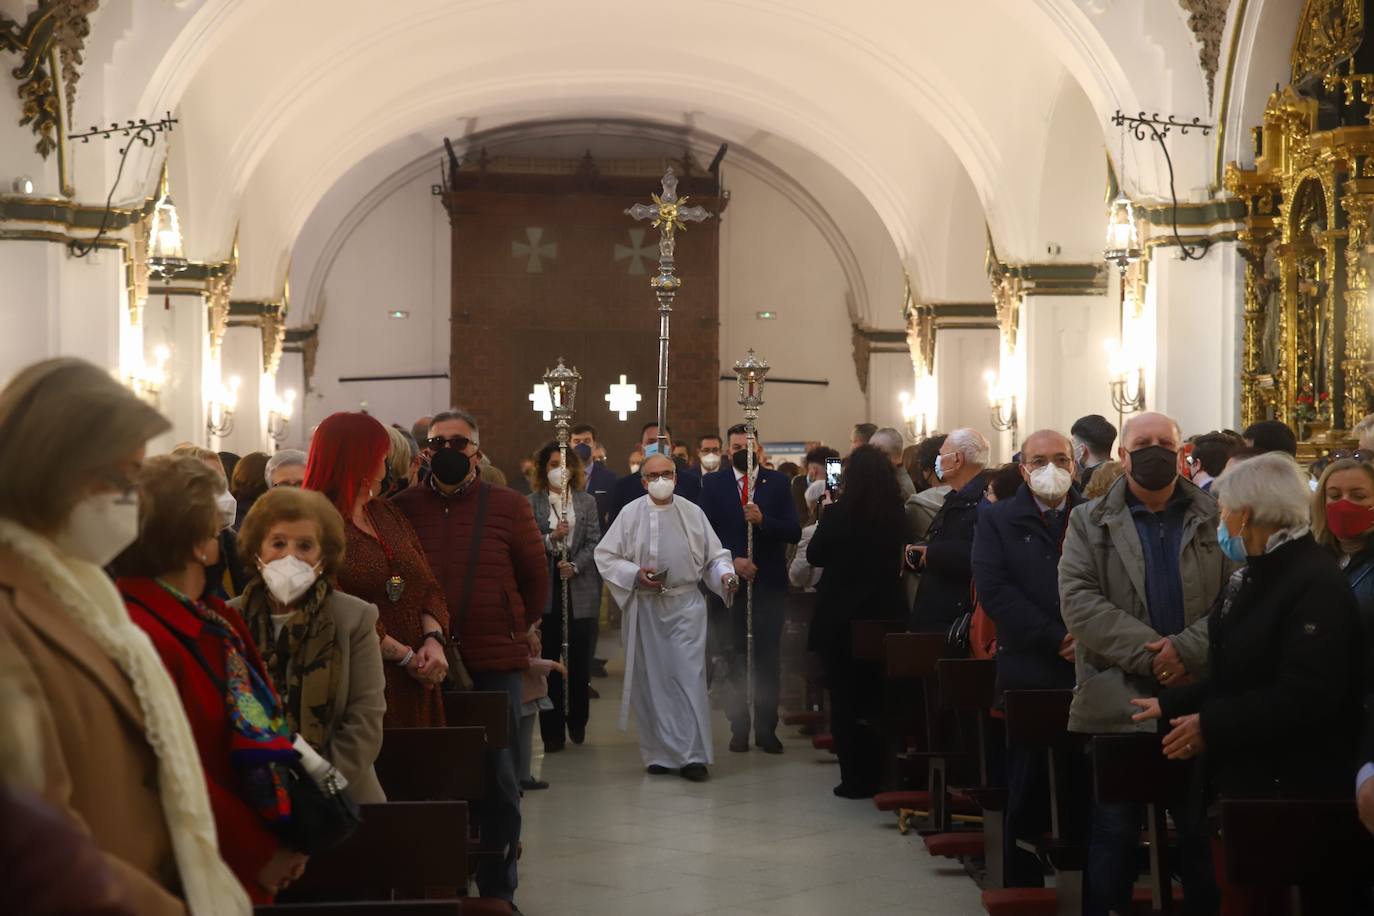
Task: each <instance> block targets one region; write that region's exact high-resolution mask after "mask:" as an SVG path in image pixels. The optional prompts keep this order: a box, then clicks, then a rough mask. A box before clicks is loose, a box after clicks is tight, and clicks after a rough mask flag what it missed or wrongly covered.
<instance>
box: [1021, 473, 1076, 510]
mask: <svg viewBox="0 0 1374 916" xmlns="http://www.w3.org/2000/svg"><path fill="white" fill-rule="evenodd" d="M1028 483H1029V485H1030V490H1031V492H1032V493H1034V494H1035V495H1036V496H1038V497H1040V498H1041V499H1042V500H1044V501H1045V502H1047V503H1058V502H1059V501H1060V500H1061V499H1063V498H1064V494H1065V493H1067V492H1069V487H1070V486H1072V485H1073V475H1071V474H1070V473H1069V472H1068V471H1066V470H1064V469H1063V468H1061V467H1058V466H1057V465H1053V464H1047V465H1045V466H1044V467H1043V468H1040V469H1038V470H1036V471H1032V472H1031V475H1030V480H1029V481H1028Z"/></svg>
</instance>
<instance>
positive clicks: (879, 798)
mask: <svg viewBox="0 0 1374 916" xmlns="http://www.w3.org/2000/svg"><path fill="white" fill-rule="evenodd" d="M873 807H875V808H877V809H878V810H879V811H896V810H898V809H900V808H916V809H918V810H920V811H929V810H930V793H929V792H927V791H925V790H924V789H922V790H920V791H904V792H879V793H878V794H877V795H875V796H873Z"/></svg>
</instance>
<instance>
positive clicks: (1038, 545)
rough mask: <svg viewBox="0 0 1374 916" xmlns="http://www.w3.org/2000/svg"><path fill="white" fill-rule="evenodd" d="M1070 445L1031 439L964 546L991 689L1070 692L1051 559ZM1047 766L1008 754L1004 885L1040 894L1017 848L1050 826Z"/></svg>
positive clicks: (1038, 873) (1058, 537) (1072, 496)
mask: <svg viewBox="0 0 1374 916" xmlns="http://www.w3.org/2000/svg"><path fill="white" fill-rule="evenodd" d="M1074 470H1075V467H1074V460H1073V444H1072V443H1071V442H1070V441H1069V440H1068V439H1067V438H1066V437H1065V436H1063V435H1060V434H1059V433H1057V432H1054V431H1053V430H1041V431H1040V432H1037V433H1032V434H1031V435H1030V436H1029V437H1028V438H1027V439H1026V441H1025V444H1024V445H1023V446H1022V448H1021V476H1022V478H1023V479H1024V480H1025V481H1026V482H1025V483H1023V484H1022V485H1021V489H1019V490H1017V491H1016V495H1015V496H1013V497H1012V498H1011V499H1008V500H1003V501H1001V502H997V503H992V504H991V505H987V506H984V507H983V508H982V509H981V510H980V511H979V513H978V529H977V535H976V536H975V537H974V541H973V581H974V584H975V585H976V586H977V588H978V600H979V602H980V603H981V604H982V606H983V610H984V611H986V612H987V615H988V616H989V617H991V618H992V621H993V623H995V624H997V684H998V688H999V689H1000V690H1055V689H1072V688H1073V686H1074V667H1073V654H1074V644H1073V637H1072V636H1070V635H1069V631H1068V628H1067V627H1065V626H1064V619H1063V618H1062V617H1061V616H1060V615H1059V557H1060V553H1061V550H1062V548H1063V544H1064V534H1065V532H1066V531H1067V530H1068V520H1069V512H1070V511H1071V510H1072V509H1073V507H1074V506H1076V505H1078V504H1079V503H1080V502H1082V497H1080V496H1078V495H1077V494H1076V493H1075V492H1074V489H1073V477H1074ZM1049 806H1050V787H1049V769H1048V765H1047V761H1046V759H1045V756H1044V754H1043V753H1037V752H1033V751H1026V750H1024V749H1020V748H1009V749H1008V750H1007V811H1006V828H1005V830H1004V848H1003V862H1004V863H1005V865H1004V868H1005V873H1004V874H1005V884H1006V886H1007V887H1040V886H1043V884H1044V870H1043V868H1042V867H1041V865H1040V861H1039V860H1038V859H1037V858H1036V857H1035V856H1033V855H1031V854H1030V853H1028V852H1026V851H1025V850H1023V849H1021V848H1020V847H1019V846H1018V845H1017V842H1016V841H1017V840H1018V839H1037V838H1039V837H1041V836H1043V835H1044V833H1045V831H1047V830H1048V829H1049V825H1050V820H1049V816H1050V807H1049Z"/></svg>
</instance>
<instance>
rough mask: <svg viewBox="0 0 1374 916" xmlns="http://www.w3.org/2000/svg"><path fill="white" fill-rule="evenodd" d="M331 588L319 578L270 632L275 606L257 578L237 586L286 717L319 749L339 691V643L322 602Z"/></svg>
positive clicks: (326, 736)
mask: <svg viewBox="0 0 1374 916" xmlns="http://www.w3.org/2000/svg"><path fill="white" fill-rule="evenodd" d="M331 591H332V589H331V587H330V584H329V580H327V579H325V578H324V577H323V576H321V577H320V579H319V581H317V582H316V583H315V586H314V588H312V589H311V590H310V591H308V592H306V593H305V596H304V597H303V598H301V599H300V601H299V602H298V603H297V604H296V606H294V607H292V608H290V611H291V617H290V618H289V619H288V620H287V621H286V625H285V626H283V627H282V628H281V632H280V633H278V634H273V632H272V612H273V610H275V608H274V607H273V605H272V601H271V600H270V599H269V597H268V592H267V588H266V587H265V586H264V585H263V582H262V577H261V576H258V577H257V578H255V579H254V580H253V581H252V582H249V583H248V586H247V587H246V588H245V589H244V590H243V600H242V605H243V620H244V623H246V624H248V632H249V633H250V634H251V635H252V637H253V641H254V642H256V643H257V645H258V651H259V652H261V653H262V659H263V664H265V665H266V666H267V674H268V676H269V677H271V678H272V684H273V686H275V687H276V688H277V694H278V695H279V696H281V697H282V698H283V699H284V700H285V701H286V703H285V706H286V721H287V724H288V725H289V726H290V729H291V731H292V732H294V733H296V734H299V735H300V736H301V737H302V738H304V739H305V740H306V741H309V742H310V744H311V745H312V746H314V748H315V749H316V750H318V751H320V752H321V753H325V752H326V751H327V750H328V747H329V738H330V727H331V723H332V722H333V721H334V703H335V700H336V698H338V697H339V696H340V694H341V691H340V685H339V684H338V683H337V678H338V674H339V669H340V664H339V644H338V638H337V634H336V632H335V626H334V617H333V615H332V614H330V613H328V611H327V610H326V608H325V604H326V602H327V601H328V599H329V594H330V592H331Z"/></svg>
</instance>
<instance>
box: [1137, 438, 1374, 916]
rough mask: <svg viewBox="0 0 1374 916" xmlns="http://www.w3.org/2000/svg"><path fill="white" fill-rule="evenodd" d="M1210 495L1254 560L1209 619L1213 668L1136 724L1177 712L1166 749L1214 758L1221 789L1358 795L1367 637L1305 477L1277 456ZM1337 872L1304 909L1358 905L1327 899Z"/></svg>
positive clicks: (1257, 462) (1222, 534)
mask: <svg viewBox="0 0 1374 916" xmlns="http://www.w3.org/2000/svg"><path fill="white" fill-rule="evenodd" d="M1212 494H1213V495H1214V496H1215V497H1216V498H1217V502H1218V503H1219V505H1220V509H1221V523H1220V525H1219V526H1218V529H1217V540H1218V541H1219V542H1220V544H1221V548H1222V551H1223V552H1224V553H1225V554H1226V555H1227V556H1228V557H1230V558H1231V559H1232V560H1234V561H1235V562H1238V563H1244V564H1245V565H1244V566H1243V567H1242V568H1241V569H1240V570H1238V571H1237V572H1236V573H1235V575H1234V576H1232V578H1231V582H1230V583H1229V584H1228V586H1227V588H1226V590H1225V592H1224V594H1223V596H1222V598H1221V601H1220V602H1219V605H1218V607H1217V608H1216V609H1215V610H1213V611H1212V613H1211V615H1210V617H1209V620H1208V636H1209V640H1210V647H1209V649H1208V673H1207V675H1206V676H1205V677H1204V678H1202V679H1200V680H1198V681H1196V682H1194V683H1191V684H1185V685H1181V686H1178V687H1171V688H1169V689H1167V690H1164V691H1163V692H1162V693H1161V694H1160V696H1159V697H1158V698H1151V699H1143V700H1132V701H1131V702H1132V703H1134V704H1135V705H1136V706H1138V707H1140V712H1139V713H1137V714H1136V715H1135V717H1134V718H1135V719H1136V720H1137V721H1143V720H1145V719H1155V718H1159V719H1163V720H1165V722H1166V723H1167V726H1166V725H1164V724H1161V728H1167V729H1169V730H1168V732H1167V734H1166V735H1165V736H1164V742H1163V746H1164V755H1165V756H1166V757H1168V758H1170V759H1174V760H1186V759H1189V758H1192V757H1196V756H1199V755H1202V756H1203V759H1204V761H1205V766H1206V772H1207V776H1208V781H1209V788H1210V789H1211V791H1212V793H1213V794H1217V795H1220V796H1222V797H1226V798H1263V797H1282V798H1349V797H1350V791H1351V786H1352V785H1354V778H1355V770H1356V754H1357V748H1358V746H1359V740H1360V715H1359V707H1360V683H1359V674H1360V658H1359V652H1360V646H1361V642H1360V638H1359V627H1358V623H1357V616H1356V609H1355V599H1354V598H1353V596H1352V595H1351V592H1350V586H1349V585H1348V584H1347V583H1346V580H1345V576H1344V575H1342V573H1341V570H1340V567H1339V566H1338V565H1337V563H1336V561H1335V559H1333V558H1332V556H1331V554H1330V553H1328V552H1327V551H1326V550H1324V549H1323V548H1322V547H1321V546H1320V545H1319V544H1318V543H1317V542H1316V540H1315V539H1314V538H1313V537H1312V532H1311V528H1310V527H1309V524H1310V523H1309V510H1310V506H1311V490H1310V489H1309V487H1308V485H1307V478H1306V476H1305V475H1304V474H1303V472H1302V471H1301V470H1300V469H1299V468H1298V465H1297V463H1296V462H1295V461H1294V460H1293V459H1292V458H1290V457H1289V456H1288V455H1287V454H1283V453H1278V452H1271V453H1269V454H1265V455H1259V456H1257V457H1254V458H1251V459H1249V460H1248V461H1244V462H1240V463H1238V464H1233V465H1232V466H1231V467H1229V468H1228V469H1227V470H1226V472H1225V473H1224V474H1222V476H1221V477H1220V478H1218V479H1217V482H1216V483H1215V484H1213V486H1212ZM1330 877H1331V876H1326V877H1325V878H1323V879H1322V880H1320V881H1318V880H1315V879H1314V880H1313V881H1311V882H1310V884H1311V886H1310V887H1309V886H1306V885H1305V886H1304V887H1303V892H1304V911H1306V912H1313V913H1343V912H1347V909H1346V908H1345V906H1344V905H1343V904H1342V903H1341V902H1340V901H1339V900H1332V899H1330V898H1329V897H1326V896H1325V895H1328V894H1331V893H1332V891H1333V889H1335V890H1336V891H1338V892H1339V891H1340V882H1339V881H1334V882H1333V881H1330V880H1327V879H1328V878H1330ZM1315 894H1321V895H1323V897H1322V902H1320V903H1317V902H1310V900H1309V895H1315ZM1312 899H1315V898H1312ZM1245 911H1246V912H1251V911H1250V910H1245Z"/></svg>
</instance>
